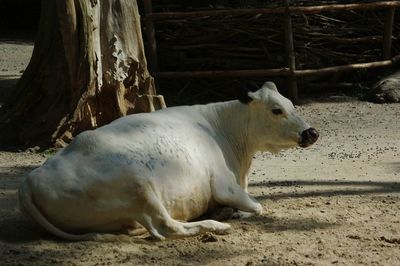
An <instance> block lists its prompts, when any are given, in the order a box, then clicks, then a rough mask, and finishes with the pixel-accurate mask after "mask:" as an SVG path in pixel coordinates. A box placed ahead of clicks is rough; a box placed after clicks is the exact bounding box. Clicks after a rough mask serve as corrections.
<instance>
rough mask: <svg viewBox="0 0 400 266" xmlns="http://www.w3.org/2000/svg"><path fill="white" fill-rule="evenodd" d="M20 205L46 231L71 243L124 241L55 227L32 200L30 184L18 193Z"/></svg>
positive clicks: (111, 236)
mask: <svg viewBox="0 0 400 266" xmlns="http://www.w3.org/2000/svg"><path fill="white" fill-rule="evenodd" d="M18 197H19V205H20V209H21V211H22V212H23V213H24V214H25V215H27V216H29V217H30V218H31V219H33V220H34V221H36V222H37V223H38V224H39V225H40V226H42V227H43V228H44V229H46V230H47V231H49V232H50V233H52V234H53V235H56V236H58V237H60V238H64V239H66V240H70V241H102V242H111V241H118V240H120V241H121V240H123V239H122V238H121V236H119V235H112V234H99V233H87V234H71V233H67V232H65V231H63V230H61V229H59V228H57V227H56V226H54V225H53V224H52V223H51V222H49V220H47V218H46V217H45V216H44V215H43V214H42V213H41V212H40V211H39V209H38V208H37V207H36V205H35V203H34V202H33V200H32V193H31V191H30V189H29V186H28V182H26V181H25V182H23V184H22V185H21V187H20V188H19V191H18Z"/></svg>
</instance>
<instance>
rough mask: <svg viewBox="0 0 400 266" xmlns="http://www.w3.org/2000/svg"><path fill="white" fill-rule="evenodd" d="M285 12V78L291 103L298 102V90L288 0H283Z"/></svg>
mask: <svg viewBox="0 0 400 266" xmlns="http://www.w3.org/2000/svg"><path fill="white" fill-rule="evenodd" d="M284 3H285V7H286V12H285V16H284V21H285V23H284V24H285V48H286V57H287V62H288V66H289V71H290V74H289V76H288V79H287V81H288V82H287V85H288V96H289V98H290V99H291V100H292V102H293V103H297V102H298V90H297V80H296V76H295V71H296V57H295V53H294V42H293V27H292V15H291V14H290V10H289V7H290V0H284Z"/></svg>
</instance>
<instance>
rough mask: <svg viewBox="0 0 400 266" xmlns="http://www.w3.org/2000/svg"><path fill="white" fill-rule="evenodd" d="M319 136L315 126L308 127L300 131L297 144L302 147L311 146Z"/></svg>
mask: <svg viewBox="0 0 400 266" xmlns="http://www.w3.org/2000/svg"><path fill="white" fill-rule="evenodd" d="M318 137H319V133H318V131H317V130H316V129H315V128H312V127H310V128H309V129H306V130H304V131H303V132H302V133H301V137H300V142H299V146H300V147H302V148H305V147H308V146H311V145H312V144H314V143H315V142H316V141H317V139H318Z"/></svg>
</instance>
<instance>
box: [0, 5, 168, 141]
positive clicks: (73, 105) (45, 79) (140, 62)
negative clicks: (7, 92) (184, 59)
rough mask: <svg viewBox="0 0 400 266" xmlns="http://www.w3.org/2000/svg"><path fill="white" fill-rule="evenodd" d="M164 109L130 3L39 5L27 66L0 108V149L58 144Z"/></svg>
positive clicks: (134, 11) (135, 11)
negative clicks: (125, 118)
mask: <svg viewBox="0 0 400 266" xmlns="http://www.w3.org/2000/svg"><path fill="white" fill-rule="evenodd" d="M153 103H154V104H153ZM164 106H165V104H164V102H163V99H162V96H156V91H155V86H154V80H153V78H152V77H151V76H150V74H149V72H148V71H147V64H146V58H145V54H144V47H143V41H142V33H141V28H140V16H139V12H138V8H137V3H136V1H131V0H91V1H87V0H42V9H41V20H40V23H39V31H38V35H37V38H36V42H35V48H34V51H33V55H32V58H31V61H30V63H29V65H28V67H27V69H26V71H25V72H24V74H23V76H22V77H21V80H20V81H19V83H18V84H17V88H16V90H15V93H14V94H13V95H12V96H11V97H10V98H9V99H8V101H7V103H6V104H5V105H4V106H3V108H2V109H0V110H1V114H0V145H1V146H3V147H5V146H14V145H23V146H32V145H40V146H42V147H48V146H51V145H58V146H63V145H65V143H67V142H69V141H70V140H71V138H72V137H73V136H75V135H76V134H78V133H79V132H81V131H83V130H87V129H93V128H96V127H98V126H101V125H104V124H106V123H109V122H111V121H112V120H114V119H116V118H118V117H121V116H125V115H127V114H132V113H137V112H149V111H152V110H155V109H158V108H162V107H164Z"/></svg>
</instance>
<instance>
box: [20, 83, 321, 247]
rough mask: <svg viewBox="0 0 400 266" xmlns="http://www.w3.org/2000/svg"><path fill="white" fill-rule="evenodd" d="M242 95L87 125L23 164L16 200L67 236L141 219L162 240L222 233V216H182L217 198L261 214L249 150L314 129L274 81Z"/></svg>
mask: <svg viewBox="0 0 400 266" xmlns="http://www.w3.org/2000/svg"><path fill="white" fill-rule="evenodd" d="M241 100H242V102H241V101H238V100H234V101H229V102H222V103H212V104H208V105H195V106H181V107H173V108H167V109H163V110H160V111H157V112H154V113H146V114H135V115H130V116H126V117H123V118H120V119H118V120H116V121H114V122H112V123H110V124H108V125H106V126H103V127H100V128H98V129H96V130H91V131H86V132H83V133H81V134H80V135H78V136H77V137H76V138H75V139H74V140H73V141H72V142H71V144H70V145H69V146H68V147H66V148H64V149H62V150H60V151H59V152H58V153H57V154H55V155H54V156H53V157H51V158H49V159H48V160H47V161H46V162H45V163H44V164H43V165H42V166H41V167H39V168H37V169H35V170H33V171H32V172H31V173H30V174H29V176H28V178H27V179H26V180H25V182H23V183H22V185H21V187H20V189H19V199H20V207H21V209H22V211H23V212H24V213H26V214H27V215H29V216H30V217H31V218H32V219H33V220H35V221H36V222H37V223H39V224H40V225H41V226H42V227H44V228H45V229H46V230H48V231H49V232H51V233H53V234H54V235H56V236H59V237H61V238H65V239H69V240H91V239H92V240H95V239H100V238H99V236H101V233H105V232H121V230H123V229H126V228H137V227H138V226H140V225H141V226H143V227H144V228H146V229H147V230H148V231H149V232H150V234H151V235H152V236H153V237H154V238H156V239H160V240H161V239H164V238H176V237H184V236H191V235H196V234H199V233H203V232H207V231H213V232H216V233H225V232H226V231H227V230H228V229H229V228H230V226H229V225H228V224H225V223H221V222H218V221H215V220H202V221H196V222H187V221H191V220H193V219H195V218H198V217H199V216H201V215H203V214H205V213H207V212H209V211H211V210H213V209H215V208H216V207H221V206H229V207H232V208H236V209H238V210H241V211H244V212H251V213H255V214H260V213H261V212H262V207H261V205H260V203H258V202H257V201H255V200H254V199H253V198H251V197H250V196H249V195H248V193H247V192H246V191H247V178H246V173H247V171H248V170H249V167H250V163H251V160H252V157H253V155H254V153H255V152H256V151H260V150H261V151H270V152H274V153H275V152H278V151H280V150H282V149H286V148H290V147H296V146H301V147H307V146H309V145H311V144H313V143H314V142H315V141H316V140H317V138H318V133H317V131H316V130H315V129H313V128H310V126H309V125H308V124H307V123H306V122H304V121H303V119H302V118H300V117H299V116H298V115H297V114H295V111H294V107H293V105H292V103H291V102H290V101H289V100H288V99H286V98H284V97H283V96H282V95H281V94H279V92H278V91H277V89H276V87H275V84H273V83H272V82H267V83H265V84H264V85H263V87H262V88H261V89H259V90H258V91H256V92H248V94H246V95H245V96H244V97H242V99H241Z"/></svg>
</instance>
